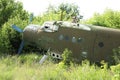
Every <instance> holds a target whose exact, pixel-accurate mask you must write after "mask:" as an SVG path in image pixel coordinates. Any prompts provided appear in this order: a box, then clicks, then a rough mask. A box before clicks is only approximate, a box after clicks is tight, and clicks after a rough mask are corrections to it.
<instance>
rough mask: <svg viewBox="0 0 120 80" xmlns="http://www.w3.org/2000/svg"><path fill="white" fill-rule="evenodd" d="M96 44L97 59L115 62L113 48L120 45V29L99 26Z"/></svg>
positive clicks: (98, 60)
mask: <svg viewBox="0 0 120 80" xmlns="http://www.w3.org/2000/svg"><path fill="white" fill-rule="evenodd" d="M96 35H97V37H96V40H95V46H94V56H95V61H96V62H100V61H101V60H105V61H107V62H113V60H112V59H113V55H114V53H113V49H114V48H118V47H119V46H120V30H117V29H111V28H105V27H98V26H97V29H96Z"/></svg>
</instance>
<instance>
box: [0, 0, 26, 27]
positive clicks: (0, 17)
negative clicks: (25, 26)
mask: <svg viewBox="0 0 120 80" xmlns="http://www.w3.org/2000/svg"><path fill="white" fill-rule="evenodd" d="M26 13H27V12H26V11H25V10H23V5H22V3H20V2H15V0H0V28H1V26H2V25H3V24H4V23H5V22H7V21H8V20H9V19H10V18H13V17H15V16H20V17H19V18H20V19H22V20H24V19H26V18H27V17H28V14H26Z"/></svg>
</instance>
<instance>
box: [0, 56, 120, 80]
mask: <svg viewBox="0 0 120 80" xmlns="http://www.w3.org/2000/svg"><path fill="white" fill-rule="evenodd" d="M40 58H41V56H40V55H37V54H29V55H28V54H26V55H21V56H5V57H0V80H120V64H118V65H117V66H111V68H110V69H107V68H106V67H105V66H104V67H103V68H102V69H101V68H100V67H97V66H95V65H90V64H89V62H88V61H85V62H83V63H82V64H79V65H78V64H72V65H71V66H69V67H66V68H65V67H63V66H65V65H64V64H63V63H62V62H60V63H58V64H54V63H52V62H51V61H49V60H47V61H45V62H44V63H43V64H42V65H41V64H39V60H40Z"/></svg>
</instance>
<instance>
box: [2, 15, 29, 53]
mask: <svg viewBox="0 0 120 80" xmlns="http://www.w3.org/2000/svg"><path fill="white" fill-rule="evenodd" d="M12 24H16V25H17V26H19V27H20V28H21V29H23V28H24V27H25V26H26V25H27V21H25V20H21V19H20V18H19V17H15V18H13V19H9V21H8V22H6V23H5V24H4V25H3V26H2V29H1V32H0V33H1V34H0V51H1V52H2V53H15V52H16V51H17V50H18V48H19V44H20V42H21V38H22V37H21V36H22V34H20V33H19V32H17V31H15V30H13V29H12V28H11V25H12Z"/></svg>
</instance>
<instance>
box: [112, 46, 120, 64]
mask: <svg viewBox="0 0 120 80" xmlns="http://www.w3.org/2000/svg"><path fill="white" fill-rule="evenodd" d="M113 53H114V56H113V58H114V60H115V63H116V64H120V47H118V48H115V49H113Z"/></svg>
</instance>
